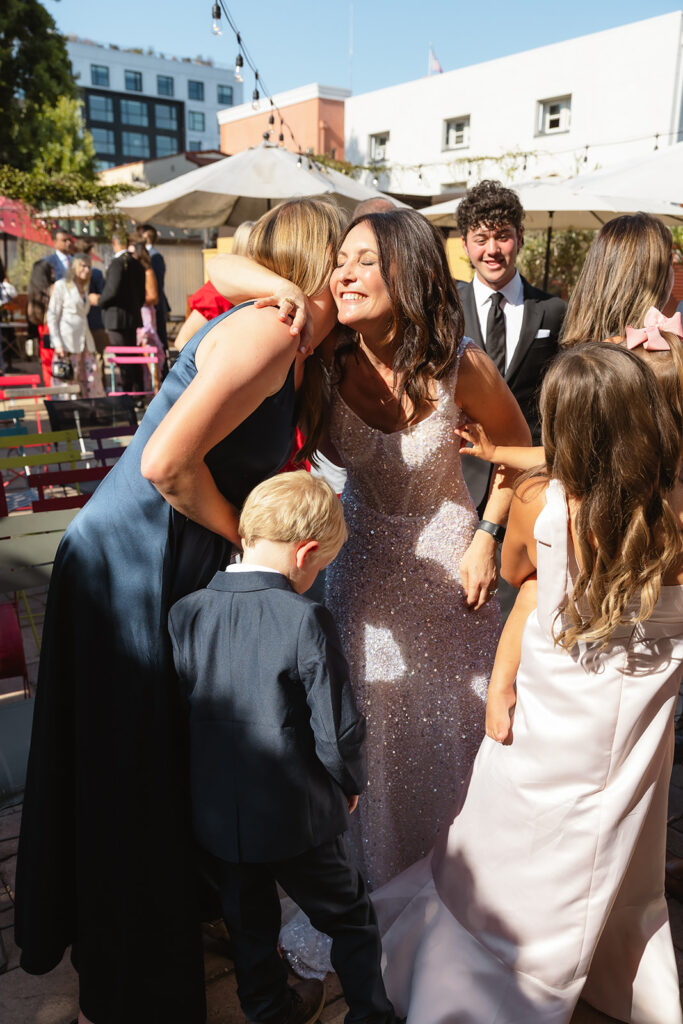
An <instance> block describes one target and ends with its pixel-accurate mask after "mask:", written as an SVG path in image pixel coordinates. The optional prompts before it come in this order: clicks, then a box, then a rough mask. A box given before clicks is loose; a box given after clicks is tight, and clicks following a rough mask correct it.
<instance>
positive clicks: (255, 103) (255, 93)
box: [251, 89, 261, 110]
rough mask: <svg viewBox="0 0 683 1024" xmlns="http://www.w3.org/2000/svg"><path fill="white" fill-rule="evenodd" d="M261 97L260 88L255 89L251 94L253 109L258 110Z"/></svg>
mask: <svg viewBox="0 0 683 1024" xmlns="http://www.w3.org/2000/svg"><path fill="white" fill-rule="evenodd" d="M260 98H261V97H260V95H259V91H258V89H254V91H253V93H252V94H251V106H252V109H253V110H258V101H259V100H260Z"/></svg>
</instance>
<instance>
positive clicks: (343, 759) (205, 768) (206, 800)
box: [169, 572, 366, 862]
mask: <svg viewBox="0 0 683 1024" xmlns="http://www.w3.org/2000/svg"><path fill="white" fill-rule="evenodd" d="M169 629H170V633H171V640H172V642H173V654H174V659H175V664H176V668H177V670H178V675H179V677H180V681H181V686H182V687H183V690H184V693H185V694H186V696H187V699H188V701H189V712H190V764H191V787H192V801H193V820H194V827H195V834H196V836H197V839H198V841H199V843H200V844H201V845H202V846H203V847H204V848H205V849H207V850H208V851H209V852H210V853H212V854H214V856H216V857H220V858H221V859H222V860H227V861H231V862H240V861H244V862H263V861H274V860H284V859H287V858H290V857H295V856H297V855H298V854H300V853H303V852H304V851H306V850H309V849H312V848H313V847H315V846H319V845H320V844H321V843H324V842H327V841H329V840H331V839H333V838H334V837H335V836H337V835H339V834H340V833H341V832H343V831H345V830H346V829H347V828H348V808H347V802H346V795H349V796H351V795H353V794H355V793H359V792H360V791H361V790H362V789H363V787H364V786H365V783H366V772H365V761H364V756H363V751H362V746H363V740H364V737H365V719H364V718H363V716H362V715H360V714H359V712H358V711H357V709H356V706H355V703H354V700H353V696H352V694H351V686H350V682H349V676H348V666H347V663H346V658H345V657H344V654H343V651H342V647H341V642H340V640H339V635H338V633H337V629H336V627H335V624H334V621H333V619H332V616H331V615H330V613H329V612H328V611H327V609H326V608H324V607H323V606H322V605H320V604H316V603H314V602H313V601H310V600H309V599H308V598H306V597H301V596H300V595H299V594H296V593H295V592H294V591H293V590H292V588H291V586H290V584H289V581H288V580H287V579H286V578H285V577H284V576H281V575H280V574H279V573H278V574H275V573H266V572H247V573H241V572H238V573H225V572H218V573H216V575H215V576H214V578H213V580H212V581H211V583H210V584H209V586H208V587H207V588H206V589H204V590H199V591H197V592H196V593H194V594H190V595H188V596H187V597H184V598H183V599H182V600H180V601H178V602H177V603H176V604H175V605H174V606H173V607H172V608H171V612H170V615H169Z"/></svg>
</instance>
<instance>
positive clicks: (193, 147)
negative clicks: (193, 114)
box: [187, 139, 202, 153]
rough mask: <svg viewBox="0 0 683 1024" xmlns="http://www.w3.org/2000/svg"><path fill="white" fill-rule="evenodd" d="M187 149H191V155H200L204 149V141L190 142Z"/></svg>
mask: <svg viewBox="0 0 683 1024" xmlns="http://www.w3.org/2000/svg"><path fill="white" fill-rule="evenodd" d="M187 148H188V149H189V151H190V153H198V152H199V150H200V149H201V148H202V140H201V139H195V140H194V141H190V142H188V144H187Z"/></svg>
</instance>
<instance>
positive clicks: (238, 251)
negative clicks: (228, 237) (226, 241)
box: [232, 220, 256, 256]
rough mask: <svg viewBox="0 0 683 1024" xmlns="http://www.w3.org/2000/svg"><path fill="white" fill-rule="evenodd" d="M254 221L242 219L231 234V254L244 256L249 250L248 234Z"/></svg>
mask: <svg viewBox="0 0 683 1024" xmlns="http://www.w3.org/2000/svg"><path fill="white" fill-rule="evenodd" d="M255 223H256V221H253V220H243V221H242V223H241V224H240V225H239V227H237V228H235V234H234V235H233V236H232V253H233V256H246V255H247V252H248V250H249V235H250V234H251V229H252V228H253V226H254V224H255Z"/></svg>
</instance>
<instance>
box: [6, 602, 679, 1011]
mask: <svg viewBox="0 0 683 1024" xmlns="http://www.w3.org/2000/svg"><path fill="white" fill-rule="evenodd" d="M30 596H31V607H32V610H33V611H34V614H35V615H36V616H37V618H38V622H40V614H41V611H42V609H43V608H44V600H45V594H44V592H42V591H34V592H32V593H31V595H30ZM23 634H24V645H25V649H26V657H27V662H28V668H29V677H30V680H31V683H32V684H35V678H36V672H37V664H38V651H37V646H36V643H35V640H34V638H33V635H32V632H31V630H30V628H29V627H28V625H27V624H24V628H23ZM2 687H3V689H2V690H0V703H2V701H3V700H16V699H17V698H18V697H20V696H21V683H20V680H14V681H12V680H8V681H4V682H3V684H2ZM17 691H18V692H17ZM0 756H1V752H0ZM20 818H21V805H20V804H17V805H16V806H15V807H10V808H8V809H6V810H5V811H3V812H1V813H0V943H1V944H0V963H1V962H2V960H3V957H2V953H3V947H4V952H5V954H6V959H7V967H6V971H5V973H4V974H0V1021H2V1022H3V1024H69V1022H70V1021H71V1020H73V1018H74V1017H75V1016H76V1013H77V1009H78V1006H77V1003H78V985H77V978H76V974H75V972H74V970H73V968H72V967H71V963H70V961H69V959H68V957H65V959H64V961H63V962H62V964H60V966H59V967H58V968H56V969H55V970H54V971H52V972H51V974H49V975H47V976H45V977H41V978H36V977H31V976H30V975H27V974H25V973H24V972H23V971H22V970H21V969H20V968H19V954H18V950H17V948H16V947H15V945H14V939H13V918H14V876H15V866H16V848H17V837H18V834H19V822H20ZM669 848H670V850H671V851H672V852H673V853H675V854H677V855H678V856H681V857H683V766H677V767H676V768H674V773H673V777H672V783H671V790H670V800H669ZM669 913H670V917H671V926H672V931H673V937H674V943H675V946H676V956H677V959H678V967H679V977H680V978H681V980H682V981H683V905H682V904H681V903H679V902H678V901H677V900H674V899H672V900H670V901H669ZM205 946H206V948H205V969H206V983H207V996H208V1006H209V1012H208V1021H209V1022H210V1024H242V1022H243V1021H244V1017H243V1015H242V1013H241V1010H240V1007H239V1002H238V1000H237V993H236V983H235V973H234V968H233V965H232V962H231V961H230V960H229V959H228V958H227V957H226V956H225V955H224V954H223V953H222V952H221V951H219V949H218V947H217V946H216V945H215V944H214V943H212V942H211V941H210V940H207V941H206V944H205ZM326 992H327V999H326V1004H325V1009H324V1011H323V1014H322V1017H321V1018H320V1019H321V1021H322V1022H323V1024H342V1021H343V1019H344V1015H345V1013H346V1005H345V1003H344V1000H343V998H342V995H341V992H340V989H339V985H338V982H337V980H336V977H335V976H334V975H330V976H329V977H328V979H327V982H326ZM611 1020H612V1018H610V1017H605V1016H604V1015H603V1014H600V1013H597V1012H596V1011H594V1010H592V1009H591V1008H590V1007H588V1006H586V1005H584V1004H579V1007H578V1008H577V1010H576V1013H575V1014H574V1017H573V1018H572V1024H601V1022H602V1024H609V1021H611Z"/></svg>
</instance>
